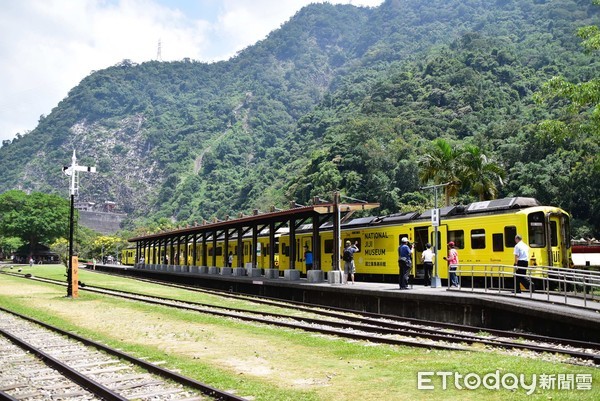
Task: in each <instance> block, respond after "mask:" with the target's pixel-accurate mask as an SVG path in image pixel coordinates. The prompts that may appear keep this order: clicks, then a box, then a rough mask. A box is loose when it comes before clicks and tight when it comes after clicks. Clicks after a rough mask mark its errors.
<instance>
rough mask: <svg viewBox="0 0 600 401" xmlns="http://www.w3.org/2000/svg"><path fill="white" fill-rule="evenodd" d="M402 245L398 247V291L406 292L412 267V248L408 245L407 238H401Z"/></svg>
mask: <svg viewBox="0 0 600 401" xmlns="http://www.w3.org/2000/svg"><path fill="white" fill-rule="evenodd" d="M401 241H402V245H400V246H399V247H398V266H399V268H400V277H399V282H400V289H401V290H408V278H409V276H410V269H411V267H412V259H411V255H412V251H413V248H412V247H410V246H409V245H408V238H406V237H403V238H402V240H401Z"/></svg>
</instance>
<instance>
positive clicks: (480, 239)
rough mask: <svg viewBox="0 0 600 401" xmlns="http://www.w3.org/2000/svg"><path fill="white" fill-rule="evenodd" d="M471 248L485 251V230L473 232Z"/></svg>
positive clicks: (479, 229) (480, 229)
mask: <svg viewBox="0 0 600 401" xmlns="http://www.w3.org/2000/svg"><path fill="white" fill-rule="evenodd" d="M471 248H472V249H485V230H484V229H483V228H478V229H475V230H471Z"/></svg>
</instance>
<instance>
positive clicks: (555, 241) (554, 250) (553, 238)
mask: <svg viewBox="0 0 600 401" xmlns="http://www.w3.org/2000/svg"><path fill="white" fill-rule="evenodd" d="M547 219H548V226H549V229H548V232H549V233H550V241H549V242H550V244H549V246H550V254H551V255H550V254H549V255H548V258H550V256H551V257H552V258H551V259H549V260H551V263H550V266H554V267H569V257H568V254H567V253H568V252H567V247H568V246H569V245H570V241H569V240H568V238H569V236H568V234H567V233H568V231H567V228H568V217H567V216H565V215H564V214H562V213H550V214H548V216H547Z"/></svg>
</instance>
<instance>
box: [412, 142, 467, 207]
mask: <svg viewBox="0 0 600 401" xmlns="http://www.w3.org/2000/svg"><path fill="white" fill-rule="evenodd" d="M459 156H460V151H459V150H458V148H457V147H455V146H452V145H451V144H450V143H449V142H448V141H446V140H445V139H442V138H438V139H436V140H435V141H433V145H432V146H431V147H430V149H429V152H427V153H426V154H425V155H423V157H422V158H421V159H420V160H419V166H420V168H421V173H420V174H419V178H420V179H421V182H423V183H427V182H429V181H433V182H434V183H435V184H445V183H449V184H448V185H447V186H446V187H445V188H444V193H445V202H446V206H448V205H450V198H451V197H453V196H456V194H458V191H459V189H460V185H461V184H460V178H459V172H460V169H459V164H458V161H459Z"/></svg>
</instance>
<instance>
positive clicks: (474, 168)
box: [459, 144, 506, 201]
mask: <svg viewBox="0 0 600 401" xmlns="http://www.w3.org/2000/svg"><path fill="white" fill-rule="evenodd" d="M459 168H460V173H459V174H460V178H461V181H462V183H463V185H464V186H465V187H466V188H470V189H471V193H473V194H475V195H477V196H478V197H479V200H482V201H483V200H489V199H495V198H496V197H497V196H498V187H497V186H496V183H499V184H502V179H503V178H504V177H505V175H506V172H505V171H504V169H502V167H500V166H499V165H498V164H496V163H494V162H492V161H491V160H489V159H488V157H487V156H486V155H485V154H484V153H483V152H482V150H481V149H480V148H479V147H477V146H475V145H469V144H467V145H465V146H464V147H463V148H462V153H461V156H460V166H459Z"/></svg>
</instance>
